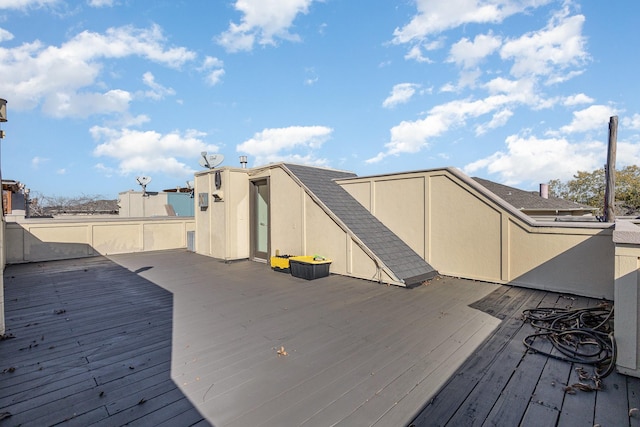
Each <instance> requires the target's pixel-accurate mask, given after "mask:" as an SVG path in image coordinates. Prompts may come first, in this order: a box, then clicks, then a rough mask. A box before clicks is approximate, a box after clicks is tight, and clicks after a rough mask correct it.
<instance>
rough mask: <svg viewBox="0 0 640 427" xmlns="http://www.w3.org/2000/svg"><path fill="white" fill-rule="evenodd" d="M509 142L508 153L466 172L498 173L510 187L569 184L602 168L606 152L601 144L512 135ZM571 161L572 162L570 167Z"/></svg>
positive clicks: (476, 163) (467, 168) (477, 163)
mask: <svg viewBox="0 0 640 427" xmlns="http://www.w3.org/2000/svg"><path fill="white" fill-rule="evenodd" d="M505 143H506V151H505V152H502V151H499V152H496V153H494V154H492V155H490V156H488V157H486V158H484V159H480V160H477V161H475V162H473V163H470V164H468V165H466V166H465V167H464V168H463V170H464V172H465V173H467V174H469V175H475V174H477V173H478V172H479V171H481V170H484V171H486V173H488V174H497V175H498V177H499V178H498V179H499V181H500V182H504V183H505V184H507V185H517V184H519V183H522V182H526V183H530V184H535V183H541V182H549V180H551V179H560V180H563V181H566V180H568V179H571V178H572V176H573V174H574V173H575V172H576V171H579V170H594V169H597V168H599V167H600V166H601V163H602V153H606V147H605V146H604V144H603V143H601V142H587V143H583V144H572V143H570V142H569V141H567V140H566V139H564V138H548V139H538V138H536V137H535V136H529V137H522V136H519V135H511V136H509V137H508V138H507V139H506V141H505ZM567 159H571V162H570V164H568V163H567Z"/></svg>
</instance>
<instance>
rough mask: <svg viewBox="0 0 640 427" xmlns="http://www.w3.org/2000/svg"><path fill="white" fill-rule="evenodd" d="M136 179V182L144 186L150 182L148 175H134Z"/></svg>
mask: <svg viewBox="0 0 640 427" xmlns="http://www.w3.org/2000/svg"><path fill="white" fill-rule="evenodd" d="M136 181H138V184H140V185H142V186H146V185H147V184H148V183H150V182H151V177H150V176H137V177H136Z"/></svg>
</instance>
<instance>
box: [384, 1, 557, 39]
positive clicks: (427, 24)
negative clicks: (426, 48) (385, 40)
mask: <svg viewBox="0 0 640 427" xmlns="http://www.w3.org/2000/svg"><path fill="white" fill-rule="evenodd" d="M549 1H550V0H520V1H514V0H416V6H417V8H418V13H417V14H416V15H415V16H414V17H413V18H412V19H411V22H409V23H408V24H407V25H405V26H404V27H402V28H396V29H395V31H394V32H393V43H395V44H404V43H412V42H416V41H421V40H423V39H424V38H425V37H427V36H430V35H433V34H437V33H440V32H442V31H445V30H449V29H451V28H456V27H459V26H461V25H465V24H470V23H477V24H483V23H499V22H502V21H503V20H504V19H505V18H507V17H509V16H511V15H513V14H515V13H519V12H522V11H525V10H527V9H530V8H535V7H539V6H541V5H543V4H545V3H549Z"/></svg>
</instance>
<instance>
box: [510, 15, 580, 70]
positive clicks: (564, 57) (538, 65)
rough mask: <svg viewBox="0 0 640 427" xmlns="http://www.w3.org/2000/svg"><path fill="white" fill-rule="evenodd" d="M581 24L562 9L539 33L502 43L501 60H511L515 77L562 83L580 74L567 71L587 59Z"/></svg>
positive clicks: (576, 17) (577, 16)
mask: <svg viewBox="0 0 640 427" xmlns="http://www.w3.org/2000/svg"><path fill="white" fill-rule="evenodd" d="M584 21H585V17H584V16H583V15H574V16H569V12H568V10H566V9H563V10H562V11H561V12H559V13H557V14H556V15H554V16H553V17H552V18H551V19H550V20H549V22H548V23H547V26H546V27H545V28H543V29H542V30H539V31H534V32H531V33H527V34H525V35H523V36H521V37H519V38H516V39H512V40H507V41H505V43H504V45H503V46H502V48H501V49H500V56H501V57H502V59H504V60H513V62H514V63H513V66H512V67H511V74H512V75H513V76H514V77H517V78H520V77H525V76H532V75H533V76H546V77H547V78H548V80H549V81H553V82H562V81H565V80H567V79H568V78H570V77H573V76H575V75H577V74H579V73H580V72H581V71H573V72H571V74H568V73H567V72H566V70H567V68H569V67H575V66H581V65H583V64H584V63H585V62H586V61H587V60H588V59H589V55H588V53H587V52H586V50H585V43H586V39H585V37H584V36H583V35H582V26H583V24H584Z"/></svg>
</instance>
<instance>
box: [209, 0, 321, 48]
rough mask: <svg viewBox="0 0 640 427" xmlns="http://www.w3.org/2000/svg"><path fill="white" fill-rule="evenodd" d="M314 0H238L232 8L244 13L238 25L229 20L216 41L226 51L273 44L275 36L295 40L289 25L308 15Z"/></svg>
mask: <svg viewBox="0 0 640 427" xmlns="http://www.w3.org/2000/svg"><path fill="white" fill-rule="evenodd" d="M312 2H313V0H281V1H276V2H274V1H264V0H237V1H236V3H235V8H236V10H238V11H239V12H241V13H242V14H243V16H242V18H241V22H240V24H236V23H233V22H232V23H230V24H229V29H228V30H227V31H225V32H224V33H222V34H220V35H219V36H218V37H217V42H218V44H220V45H221V46H223V47H224V48H225V49H226V50H227V51H229V52H237V51H250V50H252V49H253V46H254V44H255V43H258V44H260V45H275V44H276V39H283V40H290V41H297V40H299V37H298V36H297V35H295V34H291V33H289V28H290V27H291V26H292V25H293V21H294V20H295V18H296V17H297V16H298V15H299V14H307V13H308V12H309V7H310V6H311V3H312Z"/></svg>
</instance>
